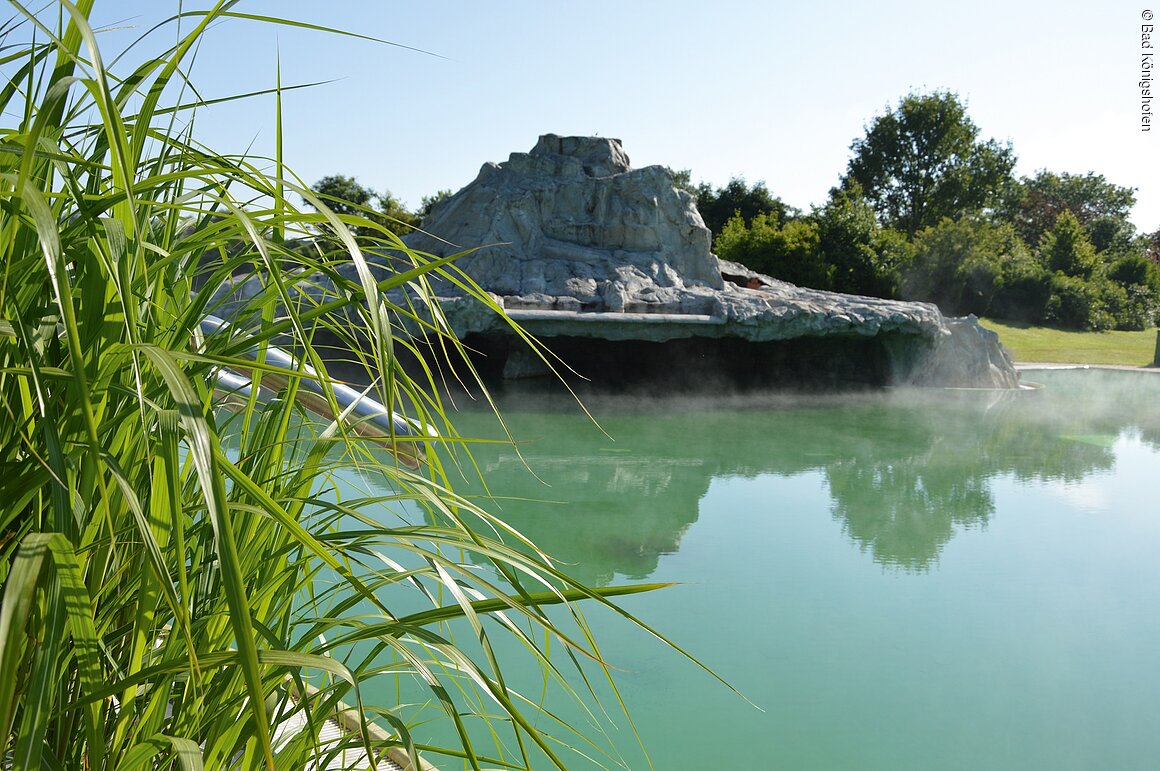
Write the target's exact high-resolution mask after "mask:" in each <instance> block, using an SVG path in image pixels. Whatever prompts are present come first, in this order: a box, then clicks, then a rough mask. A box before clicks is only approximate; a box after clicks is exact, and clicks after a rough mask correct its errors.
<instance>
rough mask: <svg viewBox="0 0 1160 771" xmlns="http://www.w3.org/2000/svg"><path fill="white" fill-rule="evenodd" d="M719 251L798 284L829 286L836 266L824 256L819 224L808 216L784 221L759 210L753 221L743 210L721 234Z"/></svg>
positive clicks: (818, 286)
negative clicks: (746, 216) (804, 218)
mask: <svg viewBox="0 0 1160 771" xmlns="http://www.w3.org/2000/svg"><path fill="white" fill-rule="evenodd" d="M716 249H717V255H718V256H719V257H721V258H722V259H725V260H730V261H732V262H739V263H741V264H742V265H745V266H746V267H748V268H751V269H753V270H756V271H757V272H759V273H765V274H766V275H768V276H772V277H773V278H778V279H781V280H782V281H788V282H790V283H791V284H797V285H798V286H808V287H813V288H814V289H829V288H831V286H832V283H833V272H834V269H833V266H830V265H827V264H826V263H825V262H824V260H823V259H822V255H821V250H820V239H819V236H818V228H817V225H815V224H814V223H812V222H809V221H806V220H790V221H789V222H786V223H785V224H784V225H782V224H780V223H779V222H778V218H777V215H774V214H768V215H767V214H758V215H757V216H755V217H754V218H753V220H752V222H750V223H749V224H746V223H745V220H744V219H743V218H742V217H741V215H740V214H737V215H735V216H734V217H733V218H732V219H730V220H729V221H728V222H727V223H726V224H725V229H724V230H723V231H722V233H721V235H720V236H718V238H717V246H716Z"/></svg>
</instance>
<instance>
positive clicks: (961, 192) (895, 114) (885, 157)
mask: <svg viewBox="0 0 1160 771" xmlns="http://www.w3.org/2000/svg"><path fill="white" fill-rule="evenodd" d="M850 149H851V150H852V151H853V153H854V156H853V158H851V159H850V163H849V165H848V167H847V169H846V176H845V178H844V180H843V184H844V186H848V185H849V183H851V182H857V183H858V184H859V185H861V187H862V190H863V192H864V193H865V195H866V197H867V199H869V200H870V202H871V203H872V204H873V205H874V209H875V211H877V213H878V216H879V218H880V219H881V221H882V222H883V224H886V225H890V226H892V227H896V228H898V229H900V230H902V231H903V232H905V233H907V234H909V235H913V234H914V233H916V232H918V231H919V230H921V229H923V228H925V227H931V226H933V225H936V224H938V222H939V221H940V220H942V219H943V218H944V217H949V218H950V219H952V220H957V219H959V218H961V217H963V216H964V215H968V214H973V213H978V212H980V211H984V210H987V209H990V208H992V207H994V206H995V205H996V204H997V203H998V202H999V201H1001V200H1003V198H1004V197H1005V196H1006V195H1008V194H1009V193H1010V190H1011V188H1012V186H1013V185H1014V178H1013V177H1012V176H1011V170H1012V169H1013V168H1014V166H1015V154H1014V152H1013V151H1012V149H1011V147H1010V145H1000V144H999V143H998V142H997V141H995V140H994V139H990V140H987V141H985V142H984V141H980V140H979V129H978V127H977V126H976V125H975V124H974V123H973V122H972V121H971V119H970V118H969V117H968V116H967V112H966V108H965V106H964V105H963V104H962V102H960V101H959V99H958V97H957V96H956V95H955V94H953V93H951V92H949V91H948V92H940V93H932V94H911V95H910V96H907V97H906V98H904V99H903V100H902V101H901V102H900V103H899V105H898V107H897V108H895V109H894V110H892V111H890V112H887V113H886V114H885V115H880V116H878V117H877V118H875V119H874V120H873V122H871V123H870V125H869V126H867V128H866V135H865V136H864V137H862V138H860V139H857V140H855V141H854V143H853V144H852V145H851V146H850Z"/></svg>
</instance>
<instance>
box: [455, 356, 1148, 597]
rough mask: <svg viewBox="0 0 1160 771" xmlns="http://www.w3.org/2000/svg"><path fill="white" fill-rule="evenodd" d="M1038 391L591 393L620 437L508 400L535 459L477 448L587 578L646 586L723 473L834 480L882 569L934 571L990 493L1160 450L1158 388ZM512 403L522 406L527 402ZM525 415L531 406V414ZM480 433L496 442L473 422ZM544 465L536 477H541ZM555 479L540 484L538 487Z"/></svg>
mask: <svg viewBox="0 0 1160 771" xmlns="http://www.w3.org/2000/svg"><path fill="white" fill-rule="evenodd" d="M1040 377H1041V379H1043V380H1047V381H1048V387H1047V388H1045V389H1043V390H1041V391H1038V392H1023V393H1019V394H1014V395H1012V394H1007V395H1006V396H1007V397H1009V398H999V397H1000V395H997V394H995V393H994V392H953V391H910V392H888V393H878V394H860V395H855V396H852V397H824V398H823V397H811V398H809V399H807V400H806V401H804V402H802V401H794V400H790V399H789V398H788V397H785V396H776V397H772V396H769V397H757V396H752V395H751V396H749V397H745V398H741V397H731V398H720V399H717V400H715V403H714V404H712V405H706V404H704V403H694V402H691V401H689V400H687V399H666V400H653V401H651V402H647V403H634V404H631V405H629V404H626V402H625V400H624V399H623V398H622V397H620V398H617V399H610V400H604V399H601V398H599V397H597V398H590V399H589V402H588V403H589V407H590V408H591V409H592V410H593V412H594V414H596V415H598V416H600V417H601V419H602V421H603V423H604V425H605V427H606V428H607V430H608V431H609V433H611V434H612V435H613V437H614V438H615V441H613V440H611V439H609V438H608V437H607V436H606V435H604V434H603V433H601V431H600V430H599V429H597V428H596V427H595V426H593V425H592V424H591V423H590V422H589V421H588V420H587V419H586V418H585V417H584V416H583V415H582V414H579V413H578V411H577V410H576V408H575V405H574V404H572V405H571V406H570V407H565V408H564V409H563V410H558V409H556V407H557V405H556V404H554V403H552V402H551V400H548V402H537V401H535V400H531V401H529V400H528V399H527V398H526V396H524V395H521V394H518V393H517V394H515V396H519V397H520V399H521V400H522V401H523V404H522V405H519V404H511V405H509V406H508V409H507V412H506V413H505V414H506V417H507V419H508V422H509V425H510V427H511V430H512V433H513V435H514V436H516V437H517V438H519V439H521V440H528V441H527V442H526V444H523V445H521V452H522V454H523V458H524V459H525V460H526V463H527V466H525V465H524V461H523V460H520V459H519V458H518V457H517V456H516V454H515V453H514V451H512V450H511V449H510V448H505V447H503V446H501V445H484V446H481V447H480V449H479V450H478V451H477V452H476V457H477V460H478V462H479V465H480V469H481V471H482V473H483V476H484V477H485V478H486V479H487V481H488V488H489V490H490V491H491V492H492V493H493V494H494V495H495V496H497V502H496V505H498V507H499V513H500V514H501V515H502V516H504V518H505V519H507V520H508V521H509V522H510V523H511V524H512V525H513V526H515V527H516V529H518V530H519V531H521V532H522V533H523V534H524V535H526V536H527V537H529V538H530V539H531V540H533V541H534V542H536V543H537V544H538V545H540V546H541V547H542V548H544V549H545V550H546V551H547V552H548V553H550V554H553V555H554V556H556V557H558V558H559V559H561V560H562V561H563V562H565V563H568V564H569V568H570V570H571V572H572V573H573V574H574V575H576V576H577V577H579V578H581V579H583V580H586V581H591V582H593V583H596V584H602V583H607V582H608V581H610V580H612V579H613V577H614V576H616V575H620V576H624V577H627V578H630V579H642V578H646V577H647V576H649V575H650V574H652V573H653V572H654V571H655V570H656V567H657V562H658V560H659V558H660V557H661V555H664V554H668V553H671V552H674V551H676V550H677V549H678V548H679V546H680V541H681V538H682V537H683V535H684V533H685V531H686V530H687V529H688V528H689V526H690V525H691V524H693V523H694V522H695V521H696V520H697V518H698V516H699V512H700V500H701V499H702V497H704V495H705V493H706V492H707V491H708V489H709V486H710V484H711V482H712V481H713V479H714V478H719V477H738V476H740V477H748V478H756V477H760V476H762V475H766V474H774V475H779V476H792V475H796V474H801V473H805V472H817V471H820V472H821V473H822V474H823V476H824V478H825V480H826V481H827V483H828V492H829V495H830V496H831V498H832V512H833V515H834V517H835V518H836V519H837V520H838V521H839V522H840V523H841V524H842V528H843V530H844V531H845V533H846V534H847V535H848V536H849V538H850V539H851V540H852V542H853V543H855V544H856V545H857V546H858V547H859V548H860V549H862V550H863V551H864V552H866V553H868V554H869V555H870V556H871V557H872V559H874V560H875V561H876V562H878V563H880V564H882V565H884V566H893V567H897V568H901V569H904V570H911V571H922V570H928V569H930V567H931V566H932V565H933V564H934V563H935V562H936V561H937V559H938V557H939V555H940V553H941V551H942V549H943V548H944V546H945V545H946V544H947V542H948V541H950V540H951V538H953V537H954V534H955V533H956V532H958V531H961V530H964V529H967V528H981V527H985V526H986V525H987V523H988V522H989V521H990V520H991V518H992V517H993V516H995V502H994V499H993V497H992V491H991V483H992V480H993V479H995V478H996V477H998V476H1003V475H1009V476H1011V477H1013V478H1015V479H1017V480H1032V479H1040V480H1043V479H1061V480H1067V481H1077V480H1079V479H1082V478H1083V477H1084V476H1086V475H1088V474H1091V473H1092V472H1093V471H1097V470H1102V469H1108V468H1110V467H1111V466H1112V464H1113V463H1114V460H1115V458H1114V453H1113V451H1112V449H1111V444H1112V442H1113V441H1114V440H1115V439H1116V437H1118V436H1120V435H1122V434H1123V433H1125V432H1134V433H1138V434H1139V435H1141V436H1142V437H1143V438H1144V439H1145V441H1148V442H1151V443H1152V444H1153V446H1158V445H1157V444H1156V440H1157V438H1160V413H1157V411H1155V410H1154V409H1153V405H1154V404H1155V403H1156V397H1157V396H1160V377H1152V376H1144V375H1133V374H1131V373H1105V372H1086V373H1063V374H1060V373H1052V374H1047V373H1045V374H1043V375H1041V376H1040ZM512 396H513V395H512V394H509V399H511V398H512ZM521 406H522V407H523V409H520V407H521ZM463 418H464V419H465V420H464V421H461V422H460V424H459V427H460V429H461V430H462V431H464V432H465V434H475V435H483V434H491V435H494V434H495V430H494V428H492V427H491V426H490V423H491V421H494V418H489V417H487V416H483V415H478V414H465V415H464V416H463ZM529 467H530V469H531V470H532V471H534V472H535V475H533V473H532V471H529ZM541 480H542V481H541Z"/></svg>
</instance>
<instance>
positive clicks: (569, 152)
mask: <svg viewBox="0 0 1160 771" xmlns="http://www.w3.org/2000/svg"><path fill="white" fill-rule="evenodd" d="M528 155H531V156H532V157H548V156H565V157H567V158H575V159H576V160H578V161H580V164H581V166H582V167H583V169H584V173H585V174H586V175H587V176H589V177H611V176H613V175H614V174H623V173H625V172H627V171H631V170H632V166H631V165H630V164H629V161H628V155H627V154H625V152H624V147H623V145H621V143H620V140H619V139H612V138H611V137H562V136H558V135H556V134H543V135H541V136H540V139H539V141H538V142H536V146H535V147H533V148H532V151H531V152H530V153H528Z"/></svg>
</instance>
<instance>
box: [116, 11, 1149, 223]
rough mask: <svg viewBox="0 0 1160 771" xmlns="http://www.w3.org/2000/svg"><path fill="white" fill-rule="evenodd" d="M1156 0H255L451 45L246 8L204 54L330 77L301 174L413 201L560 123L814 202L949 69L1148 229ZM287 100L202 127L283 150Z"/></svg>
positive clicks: (1024, 154) (1022, 146) (1002, 131)
mask: <svg viewBox="0 0 1160 771" xmlns="http://www.w3.org/2000/svg"><path fill="white" fill-rule="evenodd" d="M1152 2H1156V3H1157V4H1158V5H1160V0H1143V1H1141V0H1110V1H1108V0H1105V2H1102V3H1099V4H1096V3H1091V2H1076V1H1074V0H1056V1H1055V2H1051V3H1046V2H1025V1H1024V2H1020V1H1019V0H1009V1H1008V2H994V1H993V0H979V1H978V2H972V3H965V2H960V3H955V4H933V3H919V2H917V1H916V0H881V1H880V2H877V3H875V4H873V7H872V4H870V3H867V2H865V0H862V1H861V2H821V3H809V4H807V3H804V2H799V3H792V4H789V3H778V2H768V3H759V2H740V1H737V0H714V1H713V2H707V1H702V2H689V1H686V0H666V1H664V2H656V1H654V0H620V1H619V2H610V1H608V0H586V1H585V2H583V3H580V2H575V3H561V2H549V1H548V0H539V2H534V1H532V0H491V1H490V2H469V1H467V0H427V1H425V2H411V3H398V2H391V1H390V0H381V1H380V2H369V1H367V0H332V1H331V2H318V1H317V0H310V2H305V1H303V0H277V1H276V2H275V1H273V0H252V1H251V2H242V3H241V4H240V5H239V6H238V10H242V11H247V12H251V13H257V14H270V15H278V16H282V17H285V18H293V19H297V20H300V21H307V22H311V23H316V24H322V25H327V26H333V27H340V28H343V29H347V30H351V31H355V32H359V33H362V34H366V35H370V36H374V37H379V38H383V39H386V40H390V41H393V42H395V43H398V44H401V45H405V46H412V47H414V48H418V49H422V50H424V51H428V52H431V53H432V54H436V55H429V54H424V53H417V52H415V51H410V50H407V49H404V48H398V47H392V46H386V45H381V44H377V43H373V42H369V41H361V40H352V39H350V38H343V37H336V36H332V35H325V34H321V33H316V32H305V31H298V30H290V29H286V28H282V29H274V28H272V27H268V26H261V25H256V24H251V23H246V22H237V23H233V22H231V23H225V24H221V25H219V26H218V27H216V28H215V29H214V30H213V31H212V32H211V34H210V35H209V37H208V38H207V39H206V41H205V45H204V46H203V47H202V50H201V51H200V53H199V56H198V60H197V63H196V66H195V69H194V73H195V80H196V82H197V83H198V84H199V85H200V87H201V89H202V92H203V95H205V96H207V97H220V96H226V95H228V94H231V93H238V92H243V91H248V90H251V89H258V88H263V87H268V86H271V85H273V83H274V80H275V73H276V62H277V60H278V57H279V55H280V58H281V68H282V79H283V83H284V84H290V83H303V82H312V81H318V80H332V81H334V82H331V83H328V84H326V85H322V86H318V87H317V88H313V89H308V90H302V91H296V92H294V93H292V94H288V95H287V96H286V98H285V103H284V117H285V139H286V150H285V157H286V160H287V162H288V163H289V165H290V166H291V167H292V168H294V169H295V170H296V171H297V173H298V174H299V175H301V176H302V177H303V178H304V179H305V180H306V181H307V182H313V181H315V180H317V179H318V178H320V177H322V176H324V175H326V174H332V173H343V174H349V175H352V176H355V177H357V178H358V180H359V181H360V182H362V183H363V184H364V185H367V186H369V187H372V188H375V189H379V190H381V189H389V190H390V191H392V192H393V193H394V194H395V195H396V196H398V197H399V198H401V199H402V200H403V201H404V202H406V203H407V204H409V205H411V206H412V207H414V206H417V205H418V204H419V202H420V199H421V198H422V196H424V195H429V194H431V193H433V192H435V191H437V190H440V189H444V188H450V189H452V190H457V189H459V188H460V187H462V186H463V185H465V184H467V183H468V182H470V181H471V180H472V179H474V177H475V175H476V174H477V173H478V170H479V167H480V165H482V164H483V163H484V162H486V161H503V160H505V159H506V158H507V156H508V154H509V153H511V152H518V151H527V150H528V149H530V148H531V147H532V145H533V144H535V141H536V138H537V136H538V135H540V134H542V133H548V132H552V133H557V134H586V135H591V134H599V135H602V136H612V137H618V138H620V139H621V140H623V142H624V146H625V150H626V151H627V152H628V154H629V156H630V158H631V159H632V162H633V165H634V166H646V165H650V164H654V163H655V164H665V165H668V166H672V167H674V168H688V169H691V170H692V172H693V179H694V180H695V181H696V180H705V181H708V182H711V183H713V184H715V185H721V184H724V183H725V182H727V181H728V180H729V178H730V177H732V176H735V175H740V176H744V177H745V178H746V179H747V180H748V181H750V182H756V181H758V180H764V181H765V182H766V184H767V186H768V187H769V189H770V190H771V191H772V192H773V193H774V194H775V195H778V196H780V197H781V198H783V199H784V200H785V201H786V202H787V203H789V204H791V205H794V206H797V207H800V208H803V209H808V207H809V206H810V205H812V204H817V203H821V202H822V201H824V199H825V197H826V193H827V191H828V190H829V189H830V187H832V186H833V185H834V184H835V183H836V182H837V181H838V179H839V177H840V176H841V174H842V173H843V171H844V170H845V167H846V163H847V161H848V160H849V157H850V151H849V146H850V143H851V142H852V141H853V140H854V139H856V138H857V137H859V136H861V135H862V134H863V132H864V127H865V125H866V124H867V123H868V122H869V121H870V120H871V119H872V118H873V117H874V116H875V115H877V114H881V113H883V112H885V111H887V110H888V109H891V108H892V107H893V106H895V105H896V104H897V103H898V101H899V99H900V98H901V97H903V96H904V95H906V94H907V93H909V92H912V91H929V90H944V89H947V90H951V91H954V92H956V93H957V94H959V96H960V97H962V98H963V99H964V100H965V101H966V102H967V105H968V112H969V114H970V116H971V117H972V119H973V120H974V121H975V123H976V124H977V125H978V126H979V128H980V129H981V135H982V136H983V137H984V138H990V137H994V138H996V139H998V140H1000V141H1004V142H1005V141H1008V140H1009V141H1010V142H1011V143H1012V145H1013V146H1014V149H1015V153H1016V155H1017V156H1018V157H1019V164H1018V166H1017V169H1016V170H1017V172H1018V173H1019V174H1031V173H1034V172H1035V171H1036V170H1038V169H1043V168H1046V169H1049V170H1052V171H1056V172H1072V173H1081V174H1082V173H1085V172H1087V171H1095V172H1097V173H1101V174H1104V175H1105V176H1106V177H1107V178H1108V180H1109V181H1111V182H1114V183H1116V184H1120V185H1126V186H1131V187H1135V188H1137V190H1138V192H1137V199H1138V204H1137V207H1136V209H1135V211H1134V216H1133V219H1134V221H1135V222H1136V224H1137V226H1138V227H1140V228H1141V229H1144V230H1149V231H1151V230H1155V229H1156V228H1158V227H1160V183H1158V181H1157V169H1160V157H1158V156H1160V127H1156V128H1155V129H1154V130H1153V131H1152V132H1150V133H1142V132H1141V131H1140V104H1141V99H1140V89H1139V87H1138V85H1137V83H1138V81H1139V80H1140V61H1141V56H1140V54H1141V37H1140V33H1141V24H1142V23H1144V22H1143V21H1142V19H1141V15H1142V13H1143V12H1144V11H1145V10H1148V9H1151V8H1152V6H1151V5H1150V3H1152ZM175 5H176V3H173V4H170V3H168V2H165V1H164V0H97V8H98V19H99V20H102V21H104V22H107V23H114V22H119V23H120V24H121V25H128V26H130V27H135V28H137V30H143V29H145V28H147V27H148V26H149V25H150V24H151V23H152V22H154V21H156V20H157V19H159V18H160V17H161V16H162V15H163V11H164V10H165V9H168V8H172V7H175ZM186 5H187V7H189V6H190V5H191V3H189V2H187V3H186ZM1097 6H1098V7H1097ZM130 34H132V31H130V30H120V31H113V32H110V33H108V34H107V35H106V36H105V39H106V41H108V42H107V43H106V45H107V46H112V47H116V45H117V41H123V40H125V39H126V37H127V36H128V35H130ZM1156 44H1157V45H1160V43H1156ZM273 117H274V106H273V99H272V98H259V99H254V100H251V101H249V102H247V103H244V104H234V105H229V106H223V107H213V108H209V109H206V110H203V111H202V112H201V113H200V114H199V115H198V117H197V131H198V135H199V136H200V137H201V138H202V140H203V141H205V142H206V143H208V144H210V145H212V146H214V147H215V148H218V149H223V150H243V149H245V148H246V147H250V146H252V147H253V148H254V149H256V150H258V151H263V152H270V151H271V148H272V144H273V137H274V129H273Z"/></svg>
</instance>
